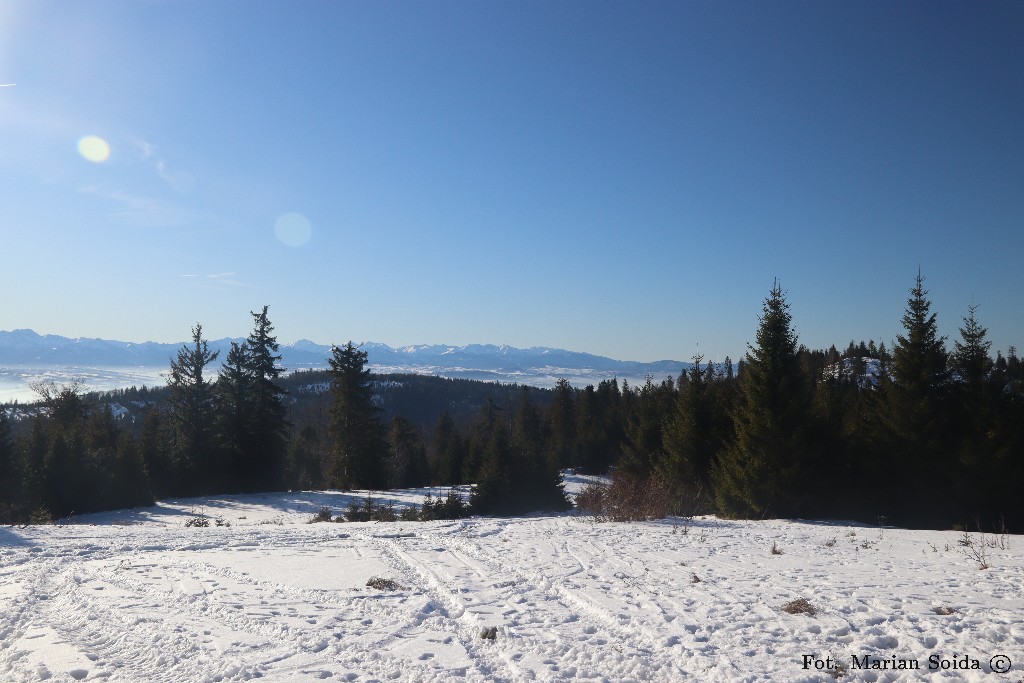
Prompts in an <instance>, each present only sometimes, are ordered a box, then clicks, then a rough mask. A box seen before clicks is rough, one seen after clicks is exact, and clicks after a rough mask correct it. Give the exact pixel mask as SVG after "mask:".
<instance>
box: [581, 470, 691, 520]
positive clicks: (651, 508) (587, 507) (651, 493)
mask: <svg viewBox="0 0 1024 683" xmlns="http://www.w3.org/2000/svg"><path fill="white" fill-rule="evenodd" d="M670 502H671V495H670V493H669V489H668V487H667V486H666V485H665V483H664V482H663V481H662V480H661V479H660V478H659V477H657V476H655V475H653V474H652V475H650V476H648V477H637V476H635V475H631V474H627V473H625V472H622V471H621V470H618V471H616V472H615V473H614V474H612V480H611V483H610V484H590V485H588V486H586V487H585V488H584V489H583V490H582V491H581V492H580V493H579V495H578V496H577V497H576V507H578V508H579V509H580V510H581V511H583V512H585V513H587V514H589V515H591V516H593V517H594V518H595V519H597V520H598V521H612V522H638V521H644V520H648V519H664V518H665V517H666V516H667V515H668V513H669V505H670Z"/></svg>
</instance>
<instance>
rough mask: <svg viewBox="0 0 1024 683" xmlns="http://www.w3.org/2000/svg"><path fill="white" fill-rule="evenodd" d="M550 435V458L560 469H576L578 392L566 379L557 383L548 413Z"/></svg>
mask: <svg viewBox="0 0 1024 683" xmlns="http://www.w3.org/2000/svg"><path fill="white" fill-rule="evenodd" d="M547 424H548V433H549V434H550V441H549V454H548V458H549V459H550V460H551V462H552V463H554V464H555V465H556V466H557V467H559V468H564V467H576V466H577V465H579V463H578V462H577V436H576V390H575V389H573V388H572V385H570V384H569V380H567V379H565V378H564V377H562V378H559V380H558V381H557V382H556V383H555V390H554V397H553V398H552V400H551V406H550V407H549V408H548V413H547Z"/></svg>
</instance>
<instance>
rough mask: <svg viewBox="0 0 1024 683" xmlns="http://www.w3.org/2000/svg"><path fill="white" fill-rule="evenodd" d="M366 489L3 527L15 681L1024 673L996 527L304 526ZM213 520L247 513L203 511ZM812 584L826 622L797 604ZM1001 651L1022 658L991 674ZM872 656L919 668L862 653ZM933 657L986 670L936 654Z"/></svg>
mask: <svg viewBox="0 0 1024 683" xmlns="http://www.w3.org/2000/svg"><path fill="white" fill-rule="evenodd" d="M575 483H576V484H579V483H581V482H580V480H579V479H577V480H576V482H575ZM435 493H436V492H435ZM422 495H423V492H422V491H406V492H392V493H387V494H381V495H380V498H381V499H392V500H394V501H395V502H396V503H398V504H400V505H401V504H409V503H411V502H415V501H418V500H419V499H421V498H422ZM348 499H349V495H348V494H345V493H340V492H318V493H297V494H291V493H282V494H275V495H269V494H268V495H252V496H230V497H221V498H216V499H214V498H210V499H202V500H199V499H197V500H190V501H179V502H176V503H174V502H165V503H162V504H160V505H158V506H155V507H153V508H148V509H143V510H134V511H121V512H117V513H106V514H101V515H90V516H84V517H80V518H77V519H76V520H74V522H75V523H73V524H67V525H64V526H49V527H17V528H15V527H0V680H2V681H39V680H51V681H76V680H86V681H90V680H107V681H176V682H177V681H197V682H204V683H205V682H211V683H212V682H217V681H244V680H254V679H262V680H267V681H316V680H329V681H332V680H333V681H424V682H435V681H436V682H441V681H466V682H471V681H473V682H475V681H508V682H513V681H515V682H518V681H608V682H618V681H666V682H668V681H684V680H693V681H832V680H834V679H833V674H835V673H838V672H837V671H836V668H835V666H832V667H830V668H831V672H830V671H827V670H824V669H822V670H816V669H815V668H814V666H813V664H812V665H810V666H809V667H807V668H805V667H804V656H805V655H811V656H812V657H814V658H815V659H820V660H825V659H826V658H827V657H829V658H831V659H832V660H834V662H836V663H838V666H839V667H840V668H845V669H846V670H845V672H843V676H842V678H841V680H842V681H918V680H935V681H960V680H966V681H1000V680H1006V681H1014V682H1016V681H1018V680H1020V679H1021V676H1022V672H1024V667H1022V666H1021V664H1022V662H1024V647H1022V646H1024V538H1021V537H1019V536H1017V537H1014V536H1011V537H1007V538H1004V539H999V538H998V537H993V536H989V537H988V538H989V540H992V541H993V542H995V544H996V547H994V548H988V550H987V553H988V559H989V563H990V565H991V568H990V569H988V570H984V571H982V570H979V569H978V564H977V562H975V561H973V560H971V559H970V558H969V557H967V556H965V555H964V554H963V553H962V552H960V550H961V547H960V546H958V545H957V542H958V540H959V539H960V538H961V537H962V534H957V533H955V532H952V531H945V532H942V531H908V530H901V529H889V528H887V529H880V528H878V527H874V528H872V527H865V526H856V525H843V524H827V523H812V522H788V521H760V522H735V521H723V520H719V519H716V518H713V517H708V518H698V519H695V520H692V522H690V523H688V524H687V523H686V522H685V521H684V520H680V519H669V520H663V521H658V522H646V523H634V524H617V523H608V524H597V523H594V522H592V521H590V520H589V519H588V518H585V517H581V516H575V515H564V516H551V517H544V516H538V517H526V518H518V519H493V518H473V519H469V520H460V521H451V522H440V521H439V522H421V523H415V522H408V523H390V524H384V523H373V522H370V523H351V524H350V523H345V524H336V523H320V524H306V521H307V520H308V519H309V518H310V517H311V516H312V514H313V513H314V512H316V511H317V510H318V509H319V507H320V506H321V505H330V506H331V507H332V508H333V509H334V512H335V514H338V513H340V512H341V511H343V510H344V509H345V507H347V501H348ZM197 514H204V515H207V516H209V517H213V518H220V519H221V520H222V522H223V523H225V524H228V523H229V524H230V526H221V527H217V526H214V525H212V524H211V526H210V527H208V528H188V527H185V526H184V523H185V520H187V519H188V518H190V517H191V516H194V515H197ZM975 539H976V540H980V538H979V537H978V536H977V535H975ZM773 544H774V545H775V546H776V547H777V548H778V550H779V551H781V552H780V554H773V553H772V552H771V548H772V545H773ZM1000 546H1001V547H1000ZM372 577H382V578H387V579H391V580H393V581H394V582H395V583H397V584H398V587H397V588H396V589H394V590H377V589H374V588H371V587H368V586H366V582H367V581H368V580H369V579H370V578H372ZM800 597H802V598H806V599H807V600H808V601H809V602H810V603H811V605H813V606H814V607H815V608H816V609H817V614H816V615H814V616H811V615H805V614H788V613H786V612H784V611H783V610H782V606H783V605H785V604H786V603H787V602H789V601H791V600H794V599H795V598H800ZM946 612H948V613H946ZM491 626H493V627H496V629H497V634H496V637H495V638H494V639H493V640H489V639H485V638H483V637H481V634H482V632H483V631H484V630H485V629H486V628H487V627H491ZM1000 654H1003V655H1006V656H1008V657H1009V658H1010V660H1011V661H1013V664H1012V670H1011V671H1010V672H1009V673H1007V674H1000V673H996V672H993V671H991V668H990V660H991V658H992V657H993V656H995V655H1000ZM852 655H856V656H858V657H865V656H872V657H874V658H876V659H877V660H886V661H888V660H891V659H893V660H907V661H911V660H913V661H916V662H918V663H919V665H920V666H921V667H922V668H921V669H920V670H916V671H892V670H865V669H856V668H853V667H851V656H852ZM932 655H937V656H938V657H940V658H943V659H946V660H951V659H952V658H954V657H955V656H957V655H959V656H961V657H963V656H966V657H968V658H973V659H977V660H978V661H979V663H980V667H981V668H980V669H978V670H963V669H958V670H952V669H946V670H938V671H929V670H928V668H927V667H928V665H929V659H928V658H929V656H932Z"/></svg>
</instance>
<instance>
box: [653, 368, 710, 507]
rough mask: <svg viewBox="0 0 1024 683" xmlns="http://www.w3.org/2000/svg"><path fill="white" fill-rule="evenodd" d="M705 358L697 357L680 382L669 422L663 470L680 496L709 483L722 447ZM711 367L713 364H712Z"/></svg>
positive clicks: (664, 475) (666, 432) (666, 480)
mask: <svg viewBox="0 0 1024 683" xmlns="http://www.w3.org/2000/svg"><path fill="white" fill-rule="evenodd" d="M703 360H704V357H703V356H702V355H700V354H699V353H698V354H696V355H695V356H694V357H693V361H694V363H693V367H691V368H690V371H689V373H687V375H686V382H685V383H683V382H680V389H679V392H678V394H677V396H676V402H675V406H674V407H673V411H672V414H671V415H670V416H669V418H668V420H667V421H666V424H665V433H664V439H663V440H664V447H665V458H664V460H663V461H662V464H661V467H660V469H661V470H662V475H663V478H664V480H665V482H666V483H667V484H668V485H669V487H670V489H671V490H672V491H673V492H674V493H675V494H676V495H679V494H681V493H683V491H684V490H686V489H691V488H694V487H697V486H699V487H702V488H704V489H705V490H706V489H707V486H708V484H709V477H710V474H711V463H712V459H713V458H714V456H715V453H716V452H717V450H718V446H719V444H718V443H717V440H716V434H715V430H714V406H713V404H712V397H711V395H710V388H711V382H709V381H708V377H707V370H706V369H703V370H702V369H701V365H700V364H701V361H703ZM708 367H711V364H710V363H708Z"/></svg>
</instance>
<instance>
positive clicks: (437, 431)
mask: <svg viewBox="0 0 1024 683" xmlns="http://www.w3.org/2000/svg"><path fill="white" fill-rule="evenodd" d="M430 450H431V460H432V463H433V476H432V478H431V479H432V481H433V482H434V483H436V484H447V485H449V486H458V485H459V484H461V483H462V465H463V461H464V460H465V458H466V447H465V444H464V443H463V442H462V436H461V435H460V434H459V430H458V428H457V427H456V426H455V421H454V420H452V416H451V415H449V414H448V411H447V410H445V411H442V412H441V414H440V415H439V416H438V418H437V425H436V426H435V427H434V433H433V436H432V437H431V449H430Z"/></svg>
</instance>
